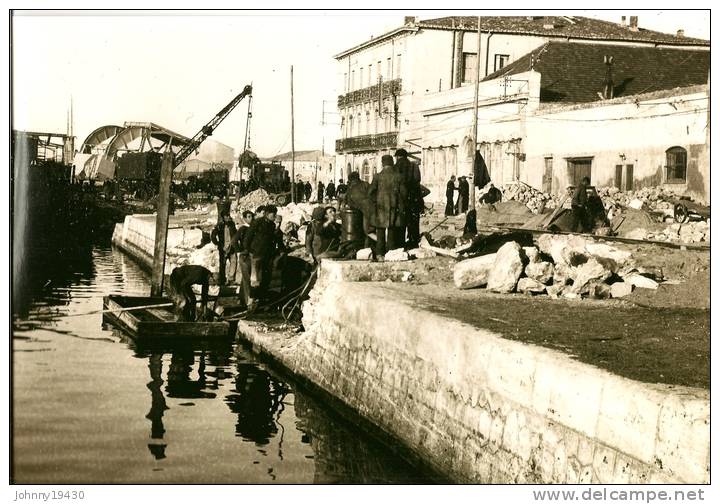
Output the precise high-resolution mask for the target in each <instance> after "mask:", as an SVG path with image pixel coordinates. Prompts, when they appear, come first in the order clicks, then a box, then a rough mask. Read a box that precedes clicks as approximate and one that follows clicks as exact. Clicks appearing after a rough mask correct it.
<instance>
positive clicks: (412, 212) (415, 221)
mask: <svg viewBox="0 0 720 504" xmlns="http://www.w3.org/2000/svg"><path fill="white" fill-rule="evenodd" d="M395 158H396V161H395V166H397V168H398V171H399V172H400V174H401V175H402V177H403V181H404V183H405V185H406V187H407V189H408V201H407V209H408V213H407V226H406V227H407V238H408V243H407V246H408V248H415V247H417V246H418V243H419V242H420V214H421V213H422V211H423V210H424V207H425V204H424V202H423V194H422V190H421V186H420V182H421V175H420V167H419V166H418V165H417V164H416V163H411V162H410V160H409V159H408V153H407V151H406V150H405V149H398V150H397V151H395ZM400 245H401V246H404V245H405V230H403V231H402V233H401V243H400Z"/></svg>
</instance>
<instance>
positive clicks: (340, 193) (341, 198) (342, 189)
mask: <svg viewBox="0 0 720 504" xmlns="http://www.w3.org/2000/svg"><path fill="white" fill-rule="evenodd" d="M347 188H348V187H347V185H345V182H343V179H340V182H339V183H338V186H337V189H336V190H335V194H336V195H337V198H338V207H339V208H342V206H343V203H344V202H345V195H346V194H347Z"/></svg>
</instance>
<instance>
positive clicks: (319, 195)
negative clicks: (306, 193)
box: [317, 180, 325, 203]
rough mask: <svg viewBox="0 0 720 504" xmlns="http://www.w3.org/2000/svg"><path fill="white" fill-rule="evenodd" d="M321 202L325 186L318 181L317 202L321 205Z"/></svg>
mask: <svg viewBox="0 0 720 504" xmlns="http://www.w3.org/2000/svg"><path fill="white" fill-rule="evenodd" d="M323 201H325V184H323V183H322V180H320V181H318V191H317V202H318V203H322V202H323Z"/></svg>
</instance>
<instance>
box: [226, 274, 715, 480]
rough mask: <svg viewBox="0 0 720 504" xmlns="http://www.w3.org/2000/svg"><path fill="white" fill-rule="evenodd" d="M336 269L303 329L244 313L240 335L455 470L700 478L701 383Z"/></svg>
mask: <svg viewBox="0 0 720 504" xmlns="http://www.w3.org/2000/svg"><path fill="white" fill-rule="evenodd" d="M349 268H350V269H349V270H348V271H350V270H351V269H352V266H349ZM342 269H343V267H342V266H338V263H333V262H332V261H330V262H327V266H323V268H322V269H321V274H320V279H319V281H318V285H317V286H316V288H315V289H314V290H313V291H312V293H311V299H310V300H309V301H308V302H306V303H305V305H304V306H303V312H304V316H303V324H304V326H305V328H306V331H305V332H304V333H301V334H299V335H292V336H286V337H285V338H284V339H282V341H279V340H278V338H277V337H274V336H272V335H271V334H268V333H263V332H261V331H253V330H252V329H250V328H249V325H248V324H247V323H241V325H240V326H239V328H238V331H239V333H240V336H241V337H244V338H245V339H247V340H248V341H249V342H251V343H252V344H253V347H254V348H255V349H256V351H259V352H261V353H263V352H264V353H266V354H268V355H269V356H270V357H272V358H273V359H274V360H275V361H277V362H279V363H280V364H282V365H283V366H285V367H286V368H287V369H289V370H290V371H292V372H293V373H295V374H296V375H298V376H300V377H302V378H303V379H306V380H308V381H310V382H312V383H313V384H314V385H316V386H317V387H320V388H321V389H322V390H323V391H325V392H327V393H328V394H330V395H331V396H332V397H333V398H337V399H339V400H340V401H341V402H342V403H344V404H345V405H347V406H348V407H350V408H351V409H352V410H353V411H354V412H356V413H358V414H360V415H361V416H362V417H363V418H364V419H365V420H368V421H370V422H371V423H372V424H373V425H375V426H377V427H378V428H380V429H381V430H382V431H384V432H386V433H388V434H389V435H390V436H391V437H392V438H394V439H395V440H397V441H399V442H400V443H402V444H403V445H404V447H407V448H409V449H410V450H411V452H412V453H413V454H414V455H417V457H419V458H420V459H421V460H423V461H425V462H426V463H427V464H428V465H430V466H431V467H432V468H434V469H435V470H437V471H438V472H440V473H441V474H443V475H445V476H447V477H448V478H450V479H451V480H453V481H457V482H474V483H526V482H527V483H680V482H683V483H707V482H708V481H709V479H710V473H709V466H710V425H709V415H710V403H709V392H708V391H705V390H700V389H694V388H687V387H678V386H668V385H654V384H647V383H640V382H637V381H633V380H629V379H626V378H622V377H619V376H616V375H613V374H611V373H609V372H606V371H604V370H601V369H598V368H596V367H594V366H590V365H588V364H584V363H580V362H577V361H575V360H573V359H571V358H570V357H568V356H566V355H564V354H562V353H560V352H556V351H553V350H549V349H546V348H541V347H537V346H533V345H528V344H524V343H521V342H517V341H512V340H508V339H503V338H502V337H500V336H499V335H497V334H494V333H492V332H490V331H486V330H482V329H478V328H476V327H472V326H469V325H466V324H463V323H460V322H458V321H456V320H454V319H452V318H450V317H447V316H442V315H438V314H434V313H430V312H428V311H426V310H423V309H422V308H418V307H415V306H413V304H412V302H408V301H407V300H405V301H403V299H399V298H398V294H397V291H396V290H393V291H391V290H390V289H387V288H384V287H383V284H382V283H378V282H352V281H343V274H342V271H341V270H342ZM352 275H353V273H351V274H350V276H352ZM345 280H347V278H345Z"/></svg>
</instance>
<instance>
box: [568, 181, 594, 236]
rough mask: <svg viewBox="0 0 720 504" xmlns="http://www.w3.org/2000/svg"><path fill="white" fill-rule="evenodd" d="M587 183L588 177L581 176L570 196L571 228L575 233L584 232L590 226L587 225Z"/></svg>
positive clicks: (588, 183) (588, 182)
mask: <svg viewBox="0 0 720 504" xmlns="http://www.w3.org/2000/svg"><path fill="white" fill-rule="evenodd" d="M589 185H590V179H589V178H588V177H583V178H582V180H581V181H580V184H579V185H578V186H577V189H575V193H574V194H573V197H572V203H571V206H572V216H573V224H572V229H573V231H574V232H576V233H584V232H585V231H587V230H588V228H589V227H590V226H589V225H588V218H587V213H588V212H587V204H588V197H587V188H588V186H589Z"/></svg>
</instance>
